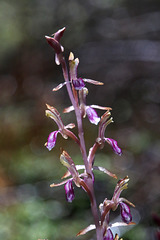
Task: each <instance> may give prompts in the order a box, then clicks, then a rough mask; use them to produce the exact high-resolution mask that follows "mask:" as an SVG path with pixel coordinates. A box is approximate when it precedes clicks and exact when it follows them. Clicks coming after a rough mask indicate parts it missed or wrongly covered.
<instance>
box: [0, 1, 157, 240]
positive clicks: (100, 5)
mask: <svg viewBox="0 0 160 240" xmlns="http://www.w3.org/2000/svg"><path fill="white" fill-rule="evenodd" d="M64 26H65V27H66V32H65V34H64V37H63V39H62V45H63V46H64V47H65V56H66V58H68V55H69V52H70V51H73V52H74V54H75V56H76V57H79V59H80V64H79V69H78V73H79V77H85V78H91V79H94V80H97V81H103V82H104V84H105V85H104V86H103V87H100V86H97V87H96V86H92V85H87V87H88V89H89V95H88V98H87V104H99V105H102V106H110V107H112V108H113V111H112V116H113V118H114V124H112V125H110V126H109V127H108V128H107V131H106V137H110V138H114V139H116V140H117V141H118V144H119V146H120V147H121V148H122V150H123V155H122V156H121V157H119V156H116V155H115V154H114V153H113V152H112V150H111V149H110V147H109V146H108V145H107V144H106V146H105V148H104V149H103V150H102V151H98V153H97V156H96V165H101V166H103V167H106V168H108V169H109V170H110V171H112V172H114V173H116V174H117V176H118V178H122V177H124V176H126V175H129V177H130V182H129V188H128V190H125V191H124V192H123V194H122V195H123V197H126V198H128V200H130V201H131V202H133V203H134V204H135V205H136V208H135V209H132V210H131V211H132V214H133V220H134V221H135V222H136V223H137V225H135V226H134V227H132V228H131V227H130V228H128V227H127V228H123V229H122V228H121V229H116V231H118V233H119V234H120V235H121V236H122V235H123V237H124V239H126V240H135V239H136V240H143V239H144V240H152V239H158V223H159V222H160V220H159V217H160V205H159V201H160V188H159V183H160V178H159V175H160V162H159V159H160V139H159V135H160V121H159V119H160V105H159V104H160V80H159V78H160V1H159V0H141V1H138V0H134V1H133V0H119V1H116V0H81V1H78V0H67V1H65V0H45V1H44V0H43V1H42V0H32V1H31V0H21V1H18V0H12V1H9V0H0V33H1V34H0V43H1V47H0V239H4V240H10V239H12V240H21V239H23V240H31V239H32V240H33V239H36V240H37V239H48V240H60V239H63V240H71V239H75V235H76V233H77V232H79V230H81V229H83V228H85V227H86V226H88V225H89V224H91V223H93V220H92V216H91V212H90V203H89V201H88V198H87V196H86V194H85V193H84V192H83V191H82V190H81V189H75V194H76V198H75V200H74V201H73V203H72V204H69V203H67V202H66V200H65V193H64V188H63V187H59V188H54V189H51V188H50V187H49V185H50V184H51V183H53V182H59V181H60V177H61V176H63V174H64V173H65V171H66V169H65V168H64V167H63V166H62V165H61V164H60V162H59V153H60V147H61V146H63V148H64V149H65V150H67V151H68V153H69V154H70V155H71V157H72V158H73V160H74V161H75V162H76V163H79V164H81V163H82V159H81V155H80V152H79V149H78V147H77V145H75V144H74V143H73V142H72V141H71V140H68V141H66V140H64V139H62V137H61V136H60V135H59V136H58V139H57V144H56V147H55V148H54V149H53V150H52V151H51V152H49V151H48V150H47V149H46V148H45V147H44V143H45V142H46V140H47V137H48V135H49V133H50V132H51V131H53V130H56V129H57V126H56V124H55V123H54V122H53V121H51V120H50V119H47V118H46V117H45V114H44V111H45V109H46V106H45V103H48V104H50V105H52V106H54V107H56V108H57V109H58V110H59V112H60V113H61V114H62V111H63V108H65V107H67V106H69V105H70V101H69V99H68V97H67V92H66V89H65V88H63V89H61V90H60V91H58V92H55V93H53V92H52V88H53V87H55V86H56V85H57V84H58V83H60V82H63V77H62V72H61V67H60V66H56V65H55V62H54V52H53V49H52V48H51V47H50V46H49V45H48V44H47V42H46V40H45V38H44V36H45V35H51V34H52V33H54V32H55V31H57V30H58V29H59V28H62V27H64ZM98 114H99V116H100V115H102V114H103V111H98ZM62 119H63V121H64V123H65V124H68V123H70V122H75V118H74V114H72V113H71V114H66V115H64V114H62ZM84 125H85V130H86V131H85V139H86V145H87V149H89V147H90V146H92V145H93V143H94V140H95V138H96V136H97V127H96V126H93V125H91V124H89V122H88V120H87V119H85V120H84ZM75 133H76V131H75ZM95 178H96V184H95V191H96V195H97V202H98V204H100V203H101V202H102V201H103V200H104V198H105V197H107V198H108V199H110V198H111V197H112V194H113V191H114V187H115V185H116V180H114V179H111V178H110V177H109V176H106V175H103V174H100V173H97V172H95ZM117 218H118V219H119V218H120V216H119V210H117V211H116V212H115V213H112V216H111V220H113V221H116V220H117ZM79 239H83V240H87V239H92V240H93V239H95V233H94V231H93V232H91V233H88V235H85V236H82V237H79Z"/></svg>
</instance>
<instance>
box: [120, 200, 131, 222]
mask: <svg viewBox="0 0 160 240" xmlns="http://www.w3.org/2000/svg"><path fill="white" fill-rule="evenodd" d="M119 206H120V209H121V217H122V220H123V222H125V223H127V224H128V223H130V222H131V221H132V215H131V210H130V207H129V206H128V205H127V204H126V203H124V202H120V203H119Z"/></svg>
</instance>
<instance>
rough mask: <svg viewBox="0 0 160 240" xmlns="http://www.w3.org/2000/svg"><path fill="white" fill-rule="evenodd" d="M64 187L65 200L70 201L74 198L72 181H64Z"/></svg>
mask: <svg viewBox="0 0 160 240" xmlns="http://www.w3.org/2000/svg"><path fill="white" fill-rule="evenodd" d="M64 189H65V192H66V200H67V202H72V201H73V200H74V198H75V196H74V189H73V184H72V181H68V182H66V184H65V185H64Z"/></svg>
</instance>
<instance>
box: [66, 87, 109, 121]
mask: <svg viewBox="0 0 160 240" xmlns="http://www.w3.org/2000/svg"><path fill="white" fill-rule="evenodd" d="M87 95H88V89H87V88H86V87H84V88H83V89H81V90H79V100H80V106H79V107H80V110H81V115H82V117H83V118H85V117H86V116H87V117H88V120H89V121H90V122H91V123H92V124H95V125H97V124H98V123H99V121H100V117H98V114H97V112H96V111H95V110H94V109H100V110H108V111H109V110H111V108H110V107H102V106H99V105H90V106H87V105H86V97H87ZM73 110H74V107H73V106H70V107H68V108H65V109H64V111H63V112H64V113H68V112H71V111H73Z"/></svg>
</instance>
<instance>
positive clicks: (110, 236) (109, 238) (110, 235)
mask: <svg viewBox="0 0 160 240" xmlns="http://www.w3.org/2000/svg"><path fill="white" fill-rule="evenodd" d="M103 240H113V233H112V231H111V230H110V229H108V230H107V234H106V236H105V237H104V238H103Z"/></svg>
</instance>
